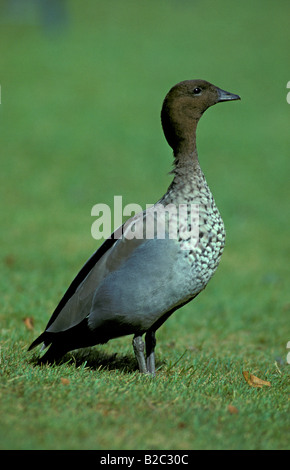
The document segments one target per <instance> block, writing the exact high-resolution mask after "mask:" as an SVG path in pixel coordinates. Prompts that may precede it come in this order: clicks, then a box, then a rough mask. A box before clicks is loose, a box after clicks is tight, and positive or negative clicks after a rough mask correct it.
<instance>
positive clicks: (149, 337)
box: [145, 331, 156, 377]
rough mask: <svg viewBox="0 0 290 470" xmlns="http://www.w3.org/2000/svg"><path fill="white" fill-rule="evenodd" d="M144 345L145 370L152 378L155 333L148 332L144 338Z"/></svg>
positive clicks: (153, 372)
mask: <svg viewBox="0 0 290 470" xmlns="http://www.w3.org/2000/svg"><path fill="white" fill-rule="evenodd" d="M145 343H146V357H147V359H146V363H147V370H148V372H149V374H152V375H153V377H154V376H155V354H154V349H155V346H156V338H155V331H148V332H147V333H146V336H145Z"/></svg>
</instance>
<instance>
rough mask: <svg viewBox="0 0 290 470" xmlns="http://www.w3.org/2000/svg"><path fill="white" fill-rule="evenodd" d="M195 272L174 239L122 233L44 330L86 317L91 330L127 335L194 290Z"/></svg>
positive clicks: (57, 328) (147, 325)
mask: <svg viewBox="0 0 290 470" xmlns="http://www.w3.org/2000/svg"><path fill="white" fill-rule="evenodd" d="M141 217H143V216H142V215H141V214H140V220H141ZM192 275H193V273H192V268H191V267H190V264H189V262H188V260H187V258H186V256H185V253H184V251H183V253H182V250H180V247H179V244H178V243H177V241H176V240H171V239H168V238H166V239H156V238H153V239H149V240H146V239H144V238H141V239H136V238H133V239H128V238H126V237H125V236H124V237H123V238H121V239H119V240H117V241H116V242H115V243H114V244H113V246H112V247H111V248H109V250H107V251H106V252H105V253H104V255H103V256H102V257H101V258H100V259H99V260H98V262H97V263H96V264H95V265H94V266H93V268H92V269H91V270H90V272H89V273H88V274H87V276H86V277H85V279H84V280H83V281H82V282H81V283H80V285H79V286H78V288H77V289H76V291H75V293H74V294H73V295H72V297H71V298H70V299H69V300H68V301H67V303H66V304H65V306H64V307H63V309H62V311H61V312H60V313H59V314H58V316H57V317H56V319H55V320H54V321H53V322H52V323H51V324H50V325H49V327H48V328H47V330H46V331H48V332H54V333H55V332H60V331H65V330H67V329H69V328H72V327H73V326H75V325H77V324H79V323H80V322H81V321H82V320H83V319H84V318H86V317H87V318H88V324H89V327H90V328H91V329H92V330H96V329H98V328H100V327H103V326H104V325H105V324H107V325H108V326H113V329H114V328H115V327H116V326H117V327H118V328H119V329H120V331H121V330H122V328H123V330H124V331H126V334H128V333H129V332H131V331H132V332H135V331H141V330H142V331H145V330H147V329H148V328H150V326H152V325H153V324H154V323H155V322H156V321H157V320H158V319H159V318H160V317H161V316H162V315H163V314H164V313H166V312H167V311H169V310H170V309H172V308H173V307H175V306H176V305H179V304H182V303H184V301H186V300H187V299H189V298H190V297H192V296H193V295H195V293H196V292H195V289H194V285H193V282H192V281H193V276H192Z"/></svg>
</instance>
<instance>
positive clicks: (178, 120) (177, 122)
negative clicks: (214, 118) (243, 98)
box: [161, 80, 240, 155]
mask: <svg viewBox="0 0 290 470" xmlns="http://www.w3.org/2000/svg"><path fill="white" fill-rule="evenodd" d="M239 99H240V97H239V96H238V95H234V94H233V93H229V92H227V91H224V90H221V89H220V88H218V87H216V86H215V85H212V84H211V83H209V82H206V81H205V80H185V81H184V82H180V83H177V85H175V86H174V87H173V88H171V90H170V91H169V92H168V94H167V95H166V97H165V100H164V102H163V106H162V111H161V122H162V127H163V131H164V134H165V137H166V140H167V142H168V143H169V145H170V147H172V149H173V151H174V155H178V154H180V153H192V152H193V151H194V150H195V131H196V126H197V123H198V121H199V119H200V117H201V116H202V114H203V113H204V111H205V110H206V109H207V108H209V107H210V106H213V105H214V104H216V103H220V102H221V101H232V100H239Z"/></svg>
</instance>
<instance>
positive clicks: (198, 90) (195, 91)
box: [193, 87, 201, 95]
mask: <svg viewBox="0 0 290 470" xmlns="http://www.w3.org/2000/svg"><path fill="white" fill-rule="evenodd" d="M193 94H194V95H200V94H201V88H199V87H196V88H195V89H194V90H193Z"/></svg>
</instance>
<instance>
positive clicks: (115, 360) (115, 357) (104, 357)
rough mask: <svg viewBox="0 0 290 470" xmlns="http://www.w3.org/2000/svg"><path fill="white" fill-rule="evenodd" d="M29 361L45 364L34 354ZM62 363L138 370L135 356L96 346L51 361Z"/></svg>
mask: <svg viewBox="0 0 290 470" xmlns="http://www.w3.org/2000/svg"><path fill="white" fill-rule="evenodd" d="M30 362H31V363H32V364H33V365H34V366H41V365H43V364H45V363H44V362H43V361H42V360H41V358H39V357H36V356H34V357H32V358H31V360H30ZM46 364H52V363H46ZM62 364H71V365H73V366H74V367H75V368H76V369H77V368H79V367H86V368H89V369H91V370H96V371H100V370H109V371H110V370H111V371H112V370H119V371H121V372H123V373H127V374H133V373H135V372H137V371H138V370H139V368H138V364H137V361H136V358H135V357H134V356H133V355H128V354H120V353H111V354H109V353H107V352H105V351H100V350H98V349H96V348H85V349H78V350H75V351H72V352H70V353H67V354H65V355H64V356H63V357H62V358H60V359H59V360H56V361H54V362H53V365H55V366H61V365H62ZM161 365H162V363H160V364H159V363H158V364H156V367H160V366H161Z"/></svg>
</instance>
